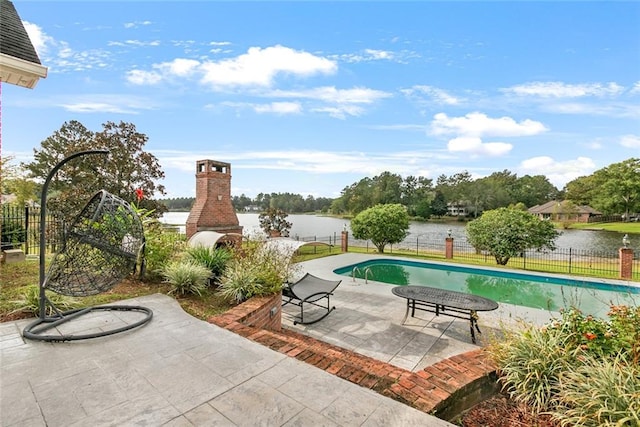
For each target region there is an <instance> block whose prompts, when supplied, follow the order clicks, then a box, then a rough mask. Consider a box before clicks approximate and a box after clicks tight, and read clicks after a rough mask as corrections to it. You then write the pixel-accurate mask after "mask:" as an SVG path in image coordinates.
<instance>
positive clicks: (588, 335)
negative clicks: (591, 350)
mask: <svg viewBox="0 0 640 427" xmlns="http://www.w3.org/2000/svg"><path fill="white" fill-rule="evenodd" d="M584 337H585V338H586V339H588V340H589V341H591V340H595V339H596V338H598V336H597V335H596V334H594V333H593V332H587V333H585V334H584Z"/></svg>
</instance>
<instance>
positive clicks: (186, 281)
mask: <svg viewBox="0 0 640 427" xmlns="http://www.w3.org/2000/svg"><path fill="white" fill-rule="evenodd" d="M162 277H163V278H164V282H165V283H169V284H170V285H171V290H170V291H169V293H170V294H177V295H180V296H184V295H188V294H194V295H199V296H202V293H203V292H204V291H205V290H206V289H207V285H208V283H209V278H210V277H211V271H210V270H209V269H208V268H206V267H203V266H202V265H200V264H197V263H196V262H194V261H174V262H171V263H169V264H167V265H166V266H165V267H164V268H163V269H162Z"/></svg>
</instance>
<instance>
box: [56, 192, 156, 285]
mask: <svg viewBox="0 0 640 427" xmlns="http://www.w3.org/2000/svg"><path fill="white" fill-rule="evenodd" d="M143 244H144V233H143V229H142V222H141V221H140V218H139V217H138V215H137V214H136V213H135V211H133V209H132V208H131V206H130V205H129V203H127V202H125V201H124V200H122V199H120V198H119V197H117V196H114V195H113V194H110V193H108V192H107V191H105V190H102V191H100V192H98V193H96V194H95V195H94V196H93V197H92V198H91V200H89V202H88V203H87V205H86V206H85V207H84V209H82V211H81V212H80V214H79V215H78V216H77V217H76V219H75V220H74V222H73V224H72V225H71V226H70V227H69V229H68V231H67V233H66V235H65V237H64V239H63V247H62V249H61V250H60V251H59V252H58V253H57V254H56V255H55V257H54V259H53V261H52V263H51V266H50V267H49V270H48V273H47V275H46V278H45V283H44V287H45V288H46V289H51V290H53V291H55V292H57V293H59V294H62V295H68V296H88V295H95V294H98V293H101V292H105V291H107V290H109V289H111V288H112V287H113V286H115V285H116V284H118V282H120V281H121V280H122V279H123V278H124V277H126V276H127V275H128V274H130V273H131V272H133V271H134V269H135V267H136V263H137V260H138V255H139V253H140V251H141V248H142V247H143Z"/></svg>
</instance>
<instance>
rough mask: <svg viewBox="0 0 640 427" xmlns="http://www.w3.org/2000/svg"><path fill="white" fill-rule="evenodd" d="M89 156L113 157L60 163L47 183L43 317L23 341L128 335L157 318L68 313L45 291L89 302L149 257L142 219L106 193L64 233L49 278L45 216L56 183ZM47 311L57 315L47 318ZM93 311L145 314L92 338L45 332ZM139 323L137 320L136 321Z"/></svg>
mask: <svg viewBox="0 0 640 427" xmlns="http://www.w3.org/2000/svg"><path fill="white" fill-rule="evenodd" d="M90 154H108V152H107V151H103V150H92V151H83V152H79V153H75V154H73V155H71V156H69V157H67V158H65V159H64V160H62V161H61V162H60V163H58V164H57V165H56V166H55V167H54V168H53V169H52V171H51V172H50V173H49V176H48V177H47V179H46V180H45V184H44V186H43V188H42V196H41V205H40V206H41V208H40V213H41V216H40V297H39V310H40V313H39V317H38V319H37V320H36V321H34V322H32V323H31V324H29V325H27V326H26V327H25V328H24V331H23V336H24V337H25V338H28V339H32V340H39V341H48V342H53V341H76V340H84V339H89V338H98V337H103V336H107V335H113V334H116V333H119V332H124V331H127V330H130V329H133V328H136V327H138V326H142V325H144V324H146V323H147V322H149V321H150V320H151V319H152V317H153V312H152V311H151V310H150V309H148V308H146V307H141V306H135V305H103V306H94V307H87V308H80V309H73V310H69V311H65V312H61V311H60V310H58V309H57V308H56V307H55V305H54V304H53V303H52V302H51V300H49V298H47V295H46V292H45V291H46V290H47V289H48V290H51V291H53V292H56V293H58V294H61V295H67V296H74V297H84V296H89V295H95V294H99V293H101V292H105V291H107V290H109V289H111V288H112V287H114V286H115V285H116V284H118V283H119V282H120V281H121V280H122V279H124V278H125V277H126V276H127V275H128V274H131V273H132V272H134V271H135V268H136V265H137V263H138V260H139V259H140V257H141V255H142V254H143V252H144V245H145V241H144V231H143V228H142V222H141V221H140V217H139V216H138V214H137V213H136V212H135V211H134V210H133V209H132V207H131V205H129V203H127V202H126V201H124V200H122V199H121V198H119V197H117V196H115V195H113V194H111V193H109V192H107V191H105V190H101V191H99V192H98V193H96V194H95V195H94V196H93V197H92V198H91V199H90V200H89V202H88V203H87V204H86V205H85V207H84V208H83V209H82V211H81V212H80V214H78V216H77V217H76V219H75V220H74V221H73V224H72V225H71V226H70V227H69V228H68V230H67V231H66V232H65V235H64V238H63V244H62V249H61V250H60V251H59V252H57V253H56V254H55V256H54V258H53V261H52V262H51V265H50V266H49V270H48V273H47V274H46V275H45V274H44V270H45V257H44V254H45V249H46V245H45V210H46V197H47V188H48V185H49V183H50V181H51V178H52V177H53V176H54V175H55V173H56V172H57V171H58V169H60V167H62V165H63V164H64V163H66V162H68V161H69V160H72V159H74V158H76V157H79V156H83V155H90ZM47 306H48V307H50V308H51V310H50V311H52V312H53V313H55V314H54V315H52V316H47V315H46V313H47ZM94 311H134V312H139V313H141V314H142V316H140V318H139V319H138V320H136V321H133V322H125V325H124V326H121V327H117V328H113V329H107V330H102V331H99V332H93V333H87V334H74V335H69V334H65V333H62V332H60V331H58V334H56V335H46V334H44V332H46V331H48V330H50V329H52V328H57V327H58V326H59V325H61V324H63V323H66V322H69V321H71V320H73V319H76V318H78V317H80V316H82V315H85V314H88V313H91V312H94ZM136 318H137V316H136Z"/></svg>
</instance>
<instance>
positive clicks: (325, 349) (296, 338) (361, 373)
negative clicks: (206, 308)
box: [209, 295, 495, 415]
mask: <svg viewBox="0 0 640 427" xmlns="http://www.w3.org/2000/svg"><path fill="white" fill-rule="evenodd" d="M280 299H281V297H280V296H279V295H275V296H272V297H264V298H253V299H251V300H250V301H247V302H246V303H244V304H242V305H240V306H238V307H236V308H234V309H232V310H230V311H228V312H226V313H224V314H222V315H219V316H214V317H211V318H210V319H209V322H211V323H214V324H216V325H218V326H220V327H223V328H225V329H227V330H229V331H232V332H234V333H237V334H239V335H241V336H243V337H245V338H248V339H250V340H252V341H255V342H257V343H260V344H262V345H264V346H267V347H269V348H271V349H273V350H275V351H278V352H280V353H283V354H286V355H288V356H289V357H295V358H296V359H298V360H301V361H304V362H306V363H309V364H311V365H313V366H315V367H317V368H320V369H322V370H324V371H326V372H328V373H331V374H333V375H336V376H338V377H340V378H343V379H346V380H348V381H350V382H352V383H355V384H358V385H360V386H362V387H366V388H369V389H371V390H374V391H376V392H377V393H380V394H382V395H384V396H388V397H390V398H392V399H394V400H397V401H400V402H403V403H405V404H407V405H409V406H412V407H414V408H416V409H419V410H421V411H423V412H427V413H430V414H434V415H438V414H442V413H447V412H448V410H449V407H450V405H452V404H453V402H452V399H449V397H451V396H452V395H455V394H456V393H457V392H459V394H460V395H463V394H465V395H466V394H468V393H477V392H478V390H476V389H477V388H478V387H479V385H478V384H479V383H481V382H482V381H480V380H482V379H493V378H494V377H495V366H494V365H493V364H492V363H491V361H490V360H488V358H487V357H486V355H485V353H484V351H483V350H482V349H478V350H473V351H469V352H466V353H463V354H459V355H456V356H453V357H451V358H448V359H445V360H442V361H440V362H438V363H435V364H433V365H431V366H428V367H426V368H424V369H423V370H420V371H418V372H411V371H408V370H405V369H402V368H399V367H397V366H393V365H391V364H389V363H385V362H381V361H379V360H376V359H373V358H371V357H367V356H364V355H361V354H358V353H355V352H353V351H350V350H346V349H343V348H340V347H337V346H334V345H331V344H327V343H325V342H322V341H319V340H317V339H315V338H312V337H308V336H305V335H302V334H299V333H297V332H294V331H290V330H285V329H281V330H278V327H277V326H275V327H274V317H276V318H277V322H275V323H279V320H280V316H281V312H280V311H279V307H280ZM273 307H278V312H277V315H275V316H273V315H272V316H271V318H270V320H268V321H267V318H268V316H265V315H264V313H266V312H269V311H270V310H271V309H272V308H273ZM266 322H268V323H269V324H265V323H266ZM263 325H264V326H266V327H270V328H272V329H263V328H262V326H263Z"/></svg>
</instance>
